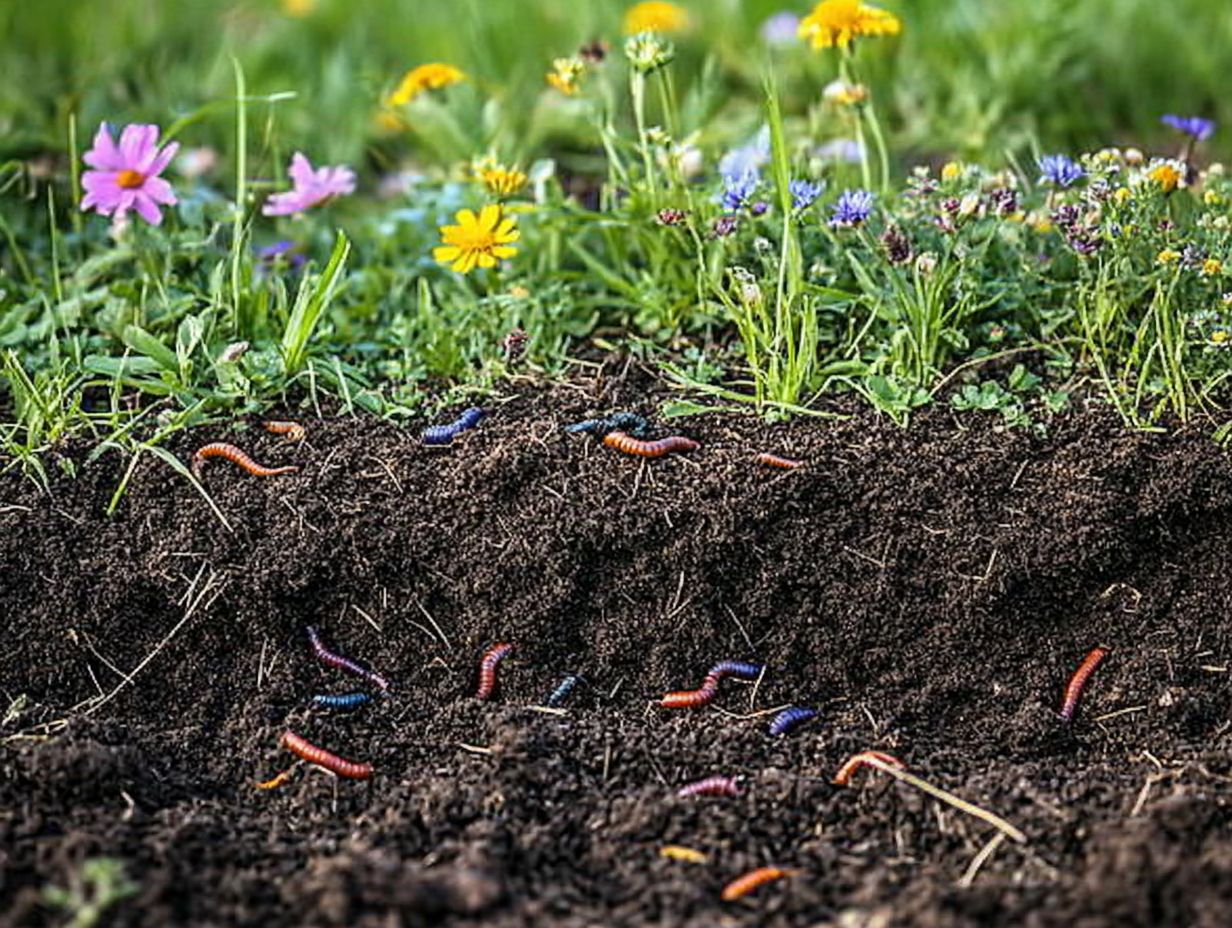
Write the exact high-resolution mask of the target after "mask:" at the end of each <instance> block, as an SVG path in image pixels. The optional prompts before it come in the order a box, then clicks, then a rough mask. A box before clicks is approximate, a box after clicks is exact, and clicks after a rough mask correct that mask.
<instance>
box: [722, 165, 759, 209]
mask: <svg viewBox="0 0 1232 928" xmlns="http://www.w3.org/2000/svg"><path fill="white" fill-rule="evenodd" d="M756 189H757V172H755V171H745V172H744V173H743V174H739V175H733V174H725V175H724V176H723V192H722V193H721V194H719V196H718V202H719V203H721V204H722V205H723V208H724V209H725V210H727V211H728V212H733V213H734V212H735V211H736V210H738V209H744V207H746V206H747V205H748V203H749V197H751V196H752V195H753V191H754V190H756Z"/></svg>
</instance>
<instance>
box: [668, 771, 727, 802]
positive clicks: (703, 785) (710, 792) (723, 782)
mask: <svg viewBox="0 0 1232 928" xmlns="http://www.w3.org/2000/svg"><path fill="white" fill-rule="evenodd" d="M740 792H741V791H740V778H739V777H724V776H717V777H706V779H704V780H698V781H697V782H696V783H689V784H688V785H686V786H682V787H680V789H679V790H677V791H676V795H677V796H679V797H680V798H681V799H684V798H687V797H689V796H728V797H731V798H733V799H734V798H735V797H736V796H739V795H740Z"/></svg>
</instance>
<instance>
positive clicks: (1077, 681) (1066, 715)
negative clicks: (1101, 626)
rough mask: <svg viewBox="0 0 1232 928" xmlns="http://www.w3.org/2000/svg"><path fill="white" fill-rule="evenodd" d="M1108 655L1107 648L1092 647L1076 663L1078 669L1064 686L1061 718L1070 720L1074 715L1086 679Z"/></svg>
mask: <svg viewBox="0 0 1232 928" xmlns="http://www.w3.org/2000/svg"><path fill="white" fill-rule="evenodd" d="M1107 656H1108V649H1107V648H1092V649H1091V650H1090V652H1089V653H1088V654H1087V656H1086V657H1084V658H1083V659H1082V663H1081V664H1079V665H1078V669H1077V670H1075V671H1074V675H1073V676H1072V677H1070V678H1069V685H1068V686H1066V687H1065V703H1064V705H1062V706H1061V712H1060V715H1061V718H1062V719H1064V720H1065V721H1067V722H1068V721H1070V720H1071V719H1073V717H1074V712H1075V711H1076V710H1077V709H1078V700H1079V699H1081V698H1082V691H1083V690H1084V689H1085V688H1086V685H1087V680H1088V679H1090V676H1091V674H1093V673H1095V668H1096V667H1098V666H1099V665H1100V664H1101V663H1102V662H1103V660H1104V658H1105V657H1107Z"/></svg>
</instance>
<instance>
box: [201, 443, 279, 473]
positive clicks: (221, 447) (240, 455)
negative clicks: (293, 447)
mask: <svg viewBox="0 0 1232 928" xmlns="http://www.w3.org/2000/svg"><path fill="white" fill-rule="evenodd" d="M209 458H225V459H226V460H228V461H231V462H232V463H234V464H238V465H239V466H240V467H242V468H243V469H244V470H246V471H248V473H250V474H252V475H253V476H256V477H277V476H279V475H281V474H293V473H295V472H296V471H297V470H299V468H298V467H295V466H287V467H262V466H261V465H260V464H258V463H257V462H256V461H254V460H253V459H252V458H250V457H249V456H248V455H246V454H245V453H244V452H243V451H241V450H240V449H239V448H237V447H235V445H231V444H228V443H227V442H225V441H215V442H210V443H209V444H208V445H202V446H201V447H200V448H198V449H197V453H196V454H194V455H193V456H192V472H193V474H195V475H196V477H197V479H198V480H200V479H201V469H202V468H203V467H204V466H205V462H206V461H207V460H208V459H209Z"/></svg>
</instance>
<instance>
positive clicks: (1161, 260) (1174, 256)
mask: <svg viewBox="0 0 1232 928" xmlns="http://www.w3.org/2000/svg"><path fill="white" fill-rule="evenodd" d="M1180 260H1181V253H1180V252H1179V251H1174V250H1173V249H1171V248H1165V249H1164V250H1163V251H1161V252H1160V253H1159V254H1157V255H1156V256H1155V263H1156V264H1162V265H1165V266H1167V265H1169V264H1176V262H1178V261H1180Z"/></svg>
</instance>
